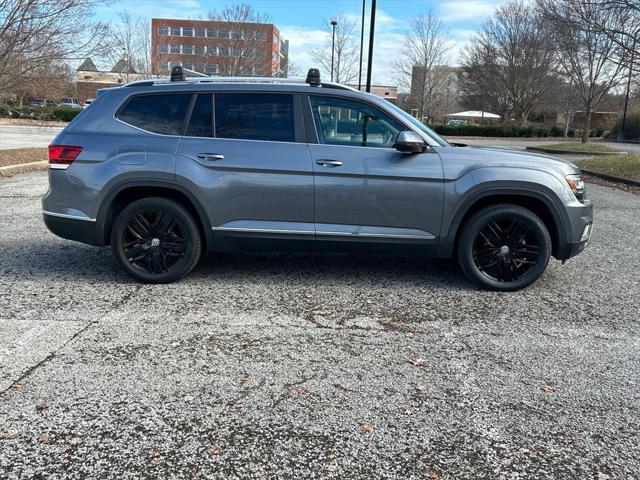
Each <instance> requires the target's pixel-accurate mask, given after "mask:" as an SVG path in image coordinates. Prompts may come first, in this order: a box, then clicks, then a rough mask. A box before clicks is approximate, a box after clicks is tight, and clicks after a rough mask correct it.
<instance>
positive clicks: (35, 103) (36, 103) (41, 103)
mask: <svg viewBox="0 0 640 480" xmlns="http://www.w3.org/2000/svg"><path fill="white" fill-rule="evenodd" d="M29 106H30V107H57V106H58V104H57V103H56V102H54V101H53V100H43V99H34V100H31V101H30V102H29Z"/></svg>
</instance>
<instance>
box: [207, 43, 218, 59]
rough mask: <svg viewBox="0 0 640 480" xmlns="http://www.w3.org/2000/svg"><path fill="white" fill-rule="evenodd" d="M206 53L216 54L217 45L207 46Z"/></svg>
mask: <svg viewBox="0 0 640 480" xmlns="http://www.w3.org/2000/svg"><path fill="white" fill-rule="evenodd" d="M207 55H211V56H215V55H218V47H214V46H211V45H209V46H207Z"/></svg>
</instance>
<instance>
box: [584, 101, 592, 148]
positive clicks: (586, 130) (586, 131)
mask: <svg viewBox="0 0 640 480" xmlns="http://www.w3.org/2000/svg"><path fill="white" fill-rule="evenodd" d="M586 110H587V111H586V112H584V128H583V130H582V143H588V142H589V129H590V128H591V108H587V109H586Z"/></svg>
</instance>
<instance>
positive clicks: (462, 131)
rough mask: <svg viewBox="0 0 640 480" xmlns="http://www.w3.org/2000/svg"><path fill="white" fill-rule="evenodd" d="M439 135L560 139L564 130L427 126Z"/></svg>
mask: <svg viewBox="0 0 640 480" xmlns="http://www.w3.org/2000/svg"><path fill="white" fill-rule="evenodd" d="M429 127H430V128H432V129H433V130H435V131H436V132H437V133H439V134H440V135H445V136H447V135H449V136H465V137H562V136H564V129H563V128H559V127H533V126H531V127H526V126H519V125H459V126H454V125H429ZM603 134H604V130H603V129H602V128H595V129H593V130H591V131H590V132H589V136H590V137H601V136H602V135H603ZM580 135H581V132H580V130H577V129H574V128H570V129H569V136H570V137H576V136H580Z"/></svg>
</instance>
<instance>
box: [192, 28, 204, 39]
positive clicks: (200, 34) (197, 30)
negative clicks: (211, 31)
mask: <svg viewBox="0 0 640 480" xmlns="http://www.w3.org/2000/svg"><path fill="white" fill-rule="evenodd" d="M205 32H206V30H205V29H204V28H195V29H194V33H195V36H196V37H204V36H205V34H206V33H205Z"/></svg>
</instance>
